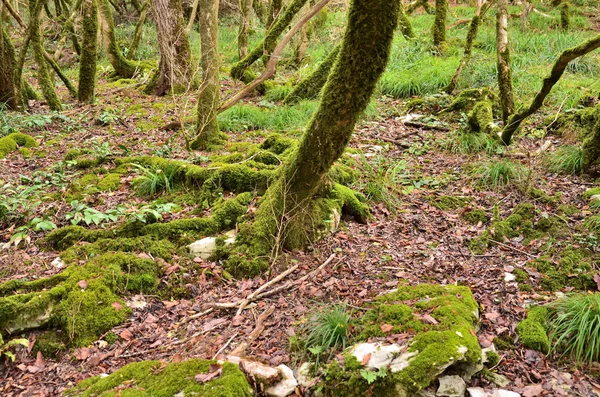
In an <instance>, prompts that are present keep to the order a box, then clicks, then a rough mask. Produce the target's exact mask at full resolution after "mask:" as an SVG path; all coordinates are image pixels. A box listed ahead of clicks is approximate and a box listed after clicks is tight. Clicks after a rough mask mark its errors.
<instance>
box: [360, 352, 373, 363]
mask: <svg viewBox="0 0 600 397" xmlns="http://www.w3.org/2000/svg"><path fill="white" fill-rule="evenodd" d="M370 359H371V353H368V354H366V355H365V356H364V357H363V359H362V361H361V365H367V364H368V363H369V360H370Z"/></svg>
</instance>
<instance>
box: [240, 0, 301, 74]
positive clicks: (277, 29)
mask: <svg viewBox="0 0 600 397" xmlns="http://www.w3.org/2000/svg"><path fill="white" fill-rule="evenodd" d="M307 1H308V0H293V1H292V3H291V4H290V5H289V6H288V8H287V9H286V10H285V12H284V13H283V15H281V16H280V17H279V18H278V19H277V21H276V22H275V23H274V24H273V26H272V27H271V29H269V31H268V32H267V34H266V36H265V38H264V39H263V40H262V42H261V43H260V44H259V45H258V46H256V47H255V48H254V49H253V50H252V52H250V54H248V56H247V57H245V58H243V59H241V60H240V61H239V62H237V63H236V64H235V65H233V67H232V68H231V77H233V78H234V79H237V80H242V81H243V80H245V79H244V73H245V72H246V71H247V70H248V68H249V67H250V66H252V64H253V63H254V62H256V61H257V60H258V59H260V57H262V56H263V55H269V54H271V52H272V51H273V49H274V48H275V46H276V45H277V39H278V38H279V35H281V33H283V31H284V30H285V29H286V28H287V27H288V25H289V24H290V23H291V22H292V19H293V18H294V16H295V15H296V14H297V13H298V12H299V11H300V9H302V6H304V4H305V3H306V2H307ZM250 80H253V79H250ZM246 82H249V81H246Z"/></svg>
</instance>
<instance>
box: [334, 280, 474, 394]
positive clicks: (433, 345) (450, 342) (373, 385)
mask: <svg viewBox="0 0 600 397" xmlns="http://www.w3.org/2000/svg"><path fill="white" fill-rule="evenodd" d="M477 321H478V304H477V302H476V301H475V299H474V298H473V295H472V294H471V291H470V290H469V288H467V287H459V286H442V285H430V284H421V285H417V286H400V287H399V288H398V289H397V290H396V291H394V292H391V293H389V294H386V295H383V296H380V297H378V298H377V299H376V302H375V304H374V307H373V308H372V309H371V310H369V311H368V312H366V314H365V315H364V316H363V317H362V319H361V320H360V325H359V326H358V327H359V330H360V336H359V337H358V339H361V340H365V339H367V338H370V337H383V336H385V335H388V334H392V333H399V332H409V333H411V334H413V335H414V338H413V340H412V342H411V343H410V345H409V346H408V349H407V354H408V359H407V361H406V364H405V365H403V366H401V367H400V368H399V370H397V371H396V372H393V371H394V369H393V368H394V364H393V363H394V361H393V360H392V364H391V365H390V368H380V369H379V371H378V372H373V374H377V375H376V376H373V378H374V380H371V382H368V381H367V377H369V375H368V372H372V371H368V370H366V368H365V366H364V365H363V364H362V363H360V362H358V361H357V359H356V358H355V357H354V356H352V355H351V354H348V353H347V354H345V362H344V363H339V362H333V363H331V364H329V365H328V366H327V368H326V369H325V383H324V386H323V392H324V395H326V396H339V395H345V396H365V395H378V396H387V395H403V394H401V393H402V392H404V393H415V392H417V391H419V390H421V389H423V388H425V387H427V386H429V385H430V384H431V383H432V382H433V381H434V380H435V379H436V378H437V376H439V375H440V374H441V373H443V372H448V373H450V372H453V373H454V372H459V373H460V372H463V371H466V372H469V370H468V368H473V367H476V366H478V365H480V364H481V361H482V358H481V347H480V346H479V342H478V340H477V337H476V336H475V330H476V325H477ZM384 324H387V325H391V326H392V328H391V329H389V331H387V332H384V331H382V325H384ZM397 369H398V368H397ZM365 371H367V372H365ZM365 375H366V376H365ZM471 375H472V373H471ZM396 393H397V394H396Z"/></svg>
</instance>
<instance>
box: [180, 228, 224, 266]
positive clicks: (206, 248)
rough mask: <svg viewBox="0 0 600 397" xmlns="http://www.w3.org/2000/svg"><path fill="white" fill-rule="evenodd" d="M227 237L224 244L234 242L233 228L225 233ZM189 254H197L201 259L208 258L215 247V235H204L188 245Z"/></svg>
mask: <svg viewBox="0 0 600 397" xmlns="http://www.w3.org/2000/svg"><path fill="white" fill-rule="evenodd" d="M225 235H226V236H227V237H228V238H227V239H226V240H225V245H230V244H233V243H234V242H235V230H230V231H228V232H226V233H225ZM188 249H189V250H190V254H192V255H195V256H199V257H200V258H202V259H208V258H209V257H210V256H211V255H212V254H213V253H214V252H215V251H216V249H217V238H216V237H205V238H203V239H202V240H198V241H195V242H193V243H192V244H190V245H188Z"/></svg>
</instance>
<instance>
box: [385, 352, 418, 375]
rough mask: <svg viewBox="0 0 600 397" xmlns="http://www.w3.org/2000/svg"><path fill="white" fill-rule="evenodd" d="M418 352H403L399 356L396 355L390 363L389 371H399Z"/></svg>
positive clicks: (407, 364) (406, 365)
mask: <svg viewBox="0 0 600 397" xmlns="http://www.w3.org/2000/svg"><path fill="white" fill-rule="evenodd" d="M417 354H419V352H404V353H402V354H401V355H400V356H398V357H396V358H395V359H394V360H392V362H391V363H390V371H392V372H400V371H402V370H403V369H405V368H406V367H408V366H409V364H410V359H411V358H413V357H414V356H416V355H417Z"/></svg>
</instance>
